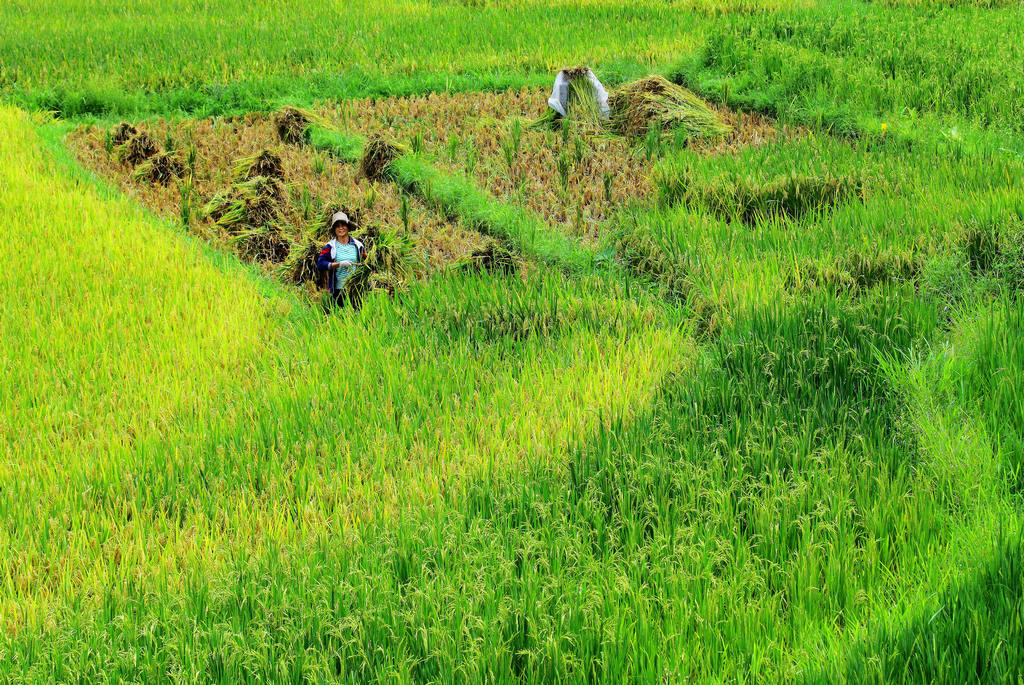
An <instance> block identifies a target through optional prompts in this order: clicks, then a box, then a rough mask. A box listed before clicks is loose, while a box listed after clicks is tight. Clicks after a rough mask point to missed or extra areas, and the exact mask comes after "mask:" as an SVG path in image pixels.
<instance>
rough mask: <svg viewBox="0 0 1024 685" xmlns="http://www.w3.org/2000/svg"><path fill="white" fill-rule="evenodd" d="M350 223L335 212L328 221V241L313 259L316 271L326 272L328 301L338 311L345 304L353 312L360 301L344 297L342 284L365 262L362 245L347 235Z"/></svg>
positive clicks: (354, 294)
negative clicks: (337, 308) (329, 222)
mask: <svg viewBox="0 0 1024 685" xmlns="http://www.w3.org/2000/svg"><path fill="white" fill-rule="evenodd" d="M351 228H352V222H351V221H350V220H349V218H348V215H347V214H345V212H337V213H336V214H334V216H332V217H331V235H333V236H334V237H333V238H331V239H330V240H329V241H328V242H327V244H326V245H324V247H323V249H322V250H320V255H319V256H318V257H317V258H316V268H317V270H318V271H325V272H327V289H328V290H329V291H330V293H331V299H332V300H334V304H335V305H337V306H338V307H344V306H345V302H346V301H347V302H348V303H349V304H350V305H351V306H352V309H356V310H358V309H359V305H360V301H359V295H358V294H357V293H354V292H353V293H347V292H346V289H345V281H346V280H347V279H348V277H349V276H351V275H352V271H353V270H355V268H356V265H357V264H360V263H361V262H362V261H363V260H365V259H366V250H365V248H364V247H363V244H362V243H361V242H360V241H359V240H357V239H356V238H355V237H353V236H351V235H349V229H351Z"/></svg>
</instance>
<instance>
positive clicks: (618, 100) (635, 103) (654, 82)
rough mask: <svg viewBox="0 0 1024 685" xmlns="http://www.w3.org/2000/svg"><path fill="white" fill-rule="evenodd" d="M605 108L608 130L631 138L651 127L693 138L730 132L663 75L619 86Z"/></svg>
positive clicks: (712, 111) (697, 100) (680, 87)
mask: <svg viewBox="0 0 1024 685" xmlns="http://www.w3.org/2000/svg"><path fill="white" fill-rule="evenodd" d="M608 106H609V107H610V108H611V125H612V129H613V130H614V131H615V132H616V133H619V134H621V135H624V136H630V137H634V138H643V137H644V136H646V135H647V133H648V131H650V130H651V129H652V128H656V129H658V130H661V131H663V132H671V131H673V130H678V129H682V130H684V131H686V134H687V137H688V138H694V139H697V138H718V137H720V136H723V135H725V134H726V133H728V132H729V130H730V127H729V126H728V124H725V123H724V122H723V121H722V120H721V119H719V118H718V115H717V114H716V113H715V111H714V110H712V109H711V107H709V106H708V104H707V103H706V102H704V101H703V100H701V99H700V98H699V97H697V96H696V95H694V94H693V93H691V92H690V91H688V90H686V89H685V88H683V87H682V86H678V85H676V84H674V83H672V82H671V81H669V80H668V79H666V78H665V77H663V76H657V75H655V76H647V77H644V78H642V79H639V80H637V81H633V82H632V83H627V84H625V85H624V86H621V87H620V88H618V89H617V90H616V91H615V92H613V93H612V94H611V96H610V97H609V98H608Z"/></svg>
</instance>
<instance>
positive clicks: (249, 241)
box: [232, 224, 292, 264]
mask: <svg viewBox="0 0 1024 685" xmlns="http://www.w3.org/2000/svg"><path fill="white" fill-rule="evenodd" d="M232 242H233V243H234V244H235V249H236V250H237V251H238V255H239V256H240V257H241V258H242V259H244V260H246V261H250V262H269V263H271V264H280V263H282V262H284V261H285V260H287V259H288V257H289V255H290V254H291V249H292V241H291V240H289V239H288V236H287V235H286V234H285V231H284V230H283V229H282V228H281V227H280V226H279V225H278V224H264V225H262V226H255V227H253V228H246V229H243V230H242V231H241V232H240V233H238V234H237V235H236V236H234V237H233V238H232Z"/></svg>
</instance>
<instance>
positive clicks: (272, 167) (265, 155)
mask: <svg viewBox="0 0 1024 685" xmlns="http://www.w3.org/2000/svg"><path fill="white" fill-rule="evenodd" d="M235 176H236V177H238V178H239V179H241V180H243V181H247V180H249V179H252V178H256V177H257V176H265V177H267V178H276V179H280V180H282V181H283V180H284V165H283V164H282V162H281V156H280V155H278V154H275V153H274V152H271V151H270V150H261V151H260V152H259V154H256V155H253V156H252V157H244V158H242V159H240V160H238V162H237V163H236V164H235Z"/></svg>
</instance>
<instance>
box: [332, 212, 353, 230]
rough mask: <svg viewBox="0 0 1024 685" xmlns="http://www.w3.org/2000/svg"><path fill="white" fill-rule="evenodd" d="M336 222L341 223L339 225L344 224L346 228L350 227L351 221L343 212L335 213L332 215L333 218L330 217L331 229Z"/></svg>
mask: <svg viewBox="0 0 1024 685" xmlns="http://www.w3.org/2000/svg"><path fill="white" fill-rule="evenodd" d="M338 222H341V223H343V224H345V225H346V226H351V225H352V221H351V219H349V218H348V214H346V213H345V212H335V213H334V216H332V217H331V228H334V227H335V226H337V225H338Z"/></svg>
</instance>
